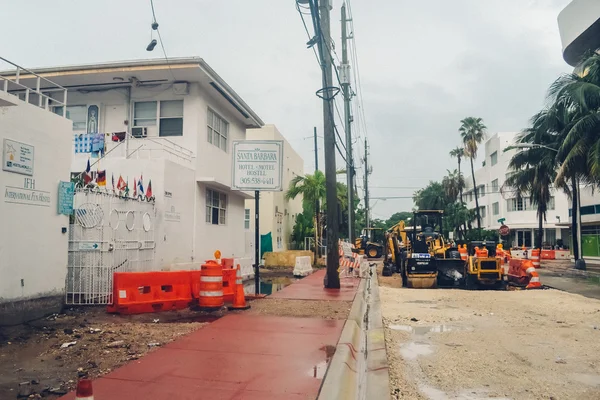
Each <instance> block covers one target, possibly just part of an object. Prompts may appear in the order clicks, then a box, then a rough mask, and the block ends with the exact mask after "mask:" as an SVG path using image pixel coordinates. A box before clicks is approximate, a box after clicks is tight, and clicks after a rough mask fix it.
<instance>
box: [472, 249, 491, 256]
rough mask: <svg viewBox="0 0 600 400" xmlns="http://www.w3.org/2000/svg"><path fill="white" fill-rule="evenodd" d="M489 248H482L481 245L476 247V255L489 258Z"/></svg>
mask: <svg viewBox="0 0 600 400" xmlns="http://www.w3.org/2000/svg"><path fill="white" fill-rule="evenodd" d="M488 254H489V252H488V249H487V247H484V248H482V249H480V248H479V247H475V256H476V257H477V258H487V257H488Z"/></svg>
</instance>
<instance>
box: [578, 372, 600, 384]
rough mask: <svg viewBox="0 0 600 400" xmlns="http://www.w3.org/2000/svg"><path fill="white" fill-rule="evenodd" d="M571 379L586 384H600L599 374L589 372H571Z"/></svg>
mask: <svg viewBox="0 0 600 400" xmlns="http://www.w3.org/2000/svg"><path fill="white" fill-rule="evenodd" d="M573 379H575V380H576V381H577V382H579V383H583V384H584V385H588V386H600V376H599V375H591V374H573Z"/></svg>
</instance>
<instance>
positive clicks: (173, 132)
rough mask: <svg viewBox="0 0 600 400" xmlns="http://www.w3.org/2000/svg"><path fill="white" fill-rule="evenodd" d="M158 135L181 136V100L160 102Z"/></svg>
mask: <svg viewBox="0 0 600 400" xmlns="http://www.w3.org/2000/svg"><path fill="white" fill-rule="evenodd" d="M158 136H183V100H170V101H161V102H160V125H159V127H158Z"/></svg>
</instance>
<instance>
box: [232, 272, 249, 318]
mask: <svg viewBox="0 0 600 400" xmlns="http://www.w3.org/2000/svg"><path fill="white" fill-rule="evenodd" d="M229 308H230V309H231V310H247V309H249V308H250V306H249V305H247V304H246V297H245V295H244V283H243V282H242V270H241V268H240V265H239V264H238V266H237V268H236V269H235V297H234V298H233V306H231V307H229Z"/></svg>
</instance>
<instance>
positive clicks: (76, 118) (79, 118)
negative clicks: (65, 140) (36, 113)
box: [52, 106, 87, 131]
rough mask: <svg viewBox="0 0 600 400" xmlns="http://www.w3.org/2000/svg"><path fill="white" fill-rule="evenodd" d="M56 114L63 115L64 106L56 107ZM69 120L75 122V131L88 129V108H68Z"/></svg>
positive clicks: (54, 109)
mask: <svg viewBox="0 0 600 400" xmlns="http://www.w3.org/2000/svg"><path fill="white" fill-rule="evenodd" d="M52 111H54V113H55V114H58V115H63V106H57V107H54V108H53V110H52ZM67 118H68V119H70V120H71V121H73V130H74V131H85V130H86V129H87V106H67Z"/></svg>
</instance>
